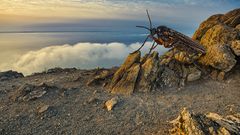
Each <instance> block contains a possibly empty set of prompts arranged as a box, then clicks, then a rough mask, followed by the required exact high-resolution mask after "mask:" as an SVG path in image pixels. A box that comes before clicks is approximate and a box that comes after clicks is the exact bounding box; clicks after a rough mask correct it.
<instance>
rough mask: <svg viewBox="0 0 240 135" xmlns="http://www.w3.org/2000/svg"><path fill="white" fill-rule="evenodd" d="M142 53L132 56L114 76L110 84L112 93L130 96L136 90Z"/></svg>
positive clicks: (135, 53)
mask: <svg viewBox="0 0 240 135" xmlns="http://www.w3.org/2000/svg"><path fill="white" fill-rule="evenodd" d="M140 59H141V53H140V51H137V52H134V53H132V54H130V55H129V56H128V57H127V58H126V60H125V62H124V63H123V64H122V65H121V66H120V68H119V69H118V70H117V71H116V72H115V74H114V75H113V78H112V81H111V83H110V84H109V85H110V86H109V87H110V91H111V93H115V94H116V93H119V94H126V95H130V94H131V93H133V91H134V89H135V83H136V81H137V77H138V73H139V71H140Z"/></svg>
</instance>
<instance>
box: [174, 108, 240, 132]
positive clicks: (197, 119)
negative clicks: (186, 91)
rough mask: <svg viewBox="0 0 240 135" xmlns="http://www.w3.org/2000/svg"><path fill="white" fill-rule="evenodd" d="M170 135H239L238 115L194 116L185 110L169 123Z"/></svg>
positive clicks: (213, 114) (239, 118)
mask: <svg viewBox="0 0 240 135" xmlns="http://www.w3.org/2000/svg"><path fill="white" fill-rule="evenodd" d="M170 123H172V124H173V129H171V130H170V134H172V135H183V134H184V135H230V134H236V135H237V134H239V133H240V114H234V115H229V116H226V117H222V116H220V115H218V114H216V113H208V114H194V113H191V112H189V111H188V110H187V109H186V108H184V109H183V111H182V112H181V113H180V115H179V116H178V118H177V119H175V120H173V121H171V122H170Z"/></svg>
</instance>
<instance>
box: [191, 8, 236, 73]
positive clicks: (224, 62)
mask: <svg viewBox="0 0 240 135" xmlns="http://www.w3.org/2000/svg"><path fill="white" fill-rule="evenodd" d="M239 24H240V9H235V10H233V11H230V12H228V13H226V14H217V15H213V16H211V17H209V18H208V19H207V20H206V21H204V22H202V23H201V24H200V26H199V28H198V29H197V30H196V32H195V33H194V35H193V39H194V40H198V41H199V42H200V44H202V45H203V46H204V47H205V48H206V50H207V53H206V55H204V56H202V57H200V59H199V63H201V64H202V65H205V66H211V67H213V68H215V69H218V70H220V71H224V72H228V71H230V70H231V69H232V68H233V67H234V66H235V64H236V63H237V61H236V58H235V55H237V56H239V48H240V44H239V39H240V31H239V29H238V26H239Z"/></svg>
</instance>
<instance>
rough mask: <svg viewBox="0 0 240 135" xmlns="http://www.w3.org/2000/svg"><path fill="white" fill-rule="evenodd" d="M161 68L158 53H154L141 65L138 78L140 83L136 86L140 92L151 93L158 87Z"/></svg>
mask: <svg viewBox="0 0 240 135" xmlns="http://www.w3.org/2000/svg"><path fill="white" fill-rule="evenodd" d="M159 66H160V65H159V58H158V53H157V52H153V53H152V54H151V55H150V56H148V57H147V58H146V60H145V62H144V63H143V64H142V65H141V70H140V72H139V78H138V79H139V80H140V81H139V82H138V83H137V85H136V87H137V90H138V91H141V92H149V91H151V90H152V89H153V88H154V87H156V84H157V82H156V81H157V79H158V73H159V70H160V68H159Z"/></svg>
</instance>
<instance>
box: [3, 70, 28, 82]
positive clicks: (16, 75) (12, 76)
mask: <svg viewBox="0 0 240 135" xmlns="http://www.w3.org/2000/svg"><path fill="white" fill-rule="evenodd" d="M21 77H24V76H23V74H22V73H18V72H16V71H12V70H9V71H6V72H0V81H5V80H10V79H15V78H21Z"/></svg>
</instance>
